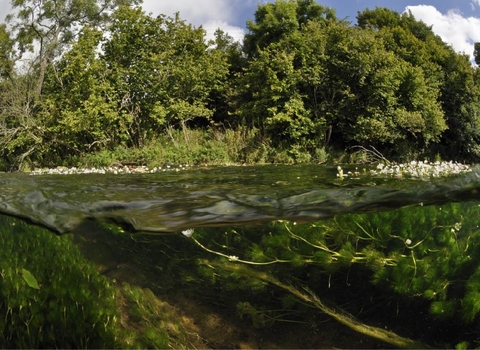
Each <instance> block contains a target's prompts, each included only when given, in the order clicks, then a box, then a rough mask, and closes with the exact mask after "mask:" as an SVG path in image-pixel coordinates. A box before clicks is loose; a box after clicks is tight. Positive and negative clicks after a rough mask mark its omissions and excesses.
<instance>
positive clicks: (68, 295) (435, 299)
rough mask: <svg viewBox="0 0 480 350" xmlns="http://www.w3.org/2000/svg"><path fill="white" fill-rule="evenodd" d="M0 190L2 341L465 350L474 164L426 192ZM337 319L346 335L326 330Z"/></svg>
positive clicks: (471, 329)
mask: <svg viewBox="0 0 480 350" xmlns="http://www.w3.org/2000/svg"><path fill="white" fill-rule="evenodd" d="M0 182H1V186H2V189H4V191H3V192H2V193H1V194H0V196H1V197H2V203H1V204H0V206H1V210H2V211H3V212H4V213H7V214H10V215H13V216H16V217H19V218H23V219H26V220H25V221H21V220H17V219H14V218H12V217H9V216H0V246H1V247H2V248H0V262H1V265H0V291H1V296H0V315H3V316H2V317H0V326H1V327H3V330H4V332H3V333H2V334H1V335H0V346H1V347H73V346H79V344H80V346H82V347H96V348H98V347H152V348H162V347H172V348H179V347H187V348H192V347H219V348H220V347H221V348H234V347H239V346H241V344H243V345H242V346H249V347H265V348H274V347H279V346H280V347H284V348H285V347H289V348H295V347H296V348H321V347H349V348H352V347H356V348H360V347H364V348H367V347H385V346H397V347H408V348H412V347H421V346H425V345H430V346H434V347H453V346H456V345H459V346H460V347H462V346H464V347H470V346H477V345H478V344H477V341H478V340H479V339H480V334H478V331H477V330H478V326H479V325H480V324H479V318H478V313H479V312H480V297H479V296H480V283H479V282H478V281H480V250H479V249H478V247H479V245H480V228H479V224H480V223H479V220H478V218H480V201H479V198H478V194H477V188H478V181H477V173H476V172H475V171H474V172H473V173H471V174H469V175H464V176H459V177H456V178H452V179H447V180H445V179H444V180H438V181H436V182H426V181H402V182H399V181H398V180H392V179H381V178H374V177H367V176H365V177H361V178H359V179H348V180H344V181H341V180H339V179H337V178H336V177H335V169H329V168H323V167H315V166H306V167H252V168H241V167H239V168H216V169H212V170H208V171H207V170H195V171H189V172H184V173H171V174H170V173H165V174H148V175H133V176H118V175H117V176H106V175H101V176H100V175H82V176H75V175H72V176H61V177H58V176H57V177H54V176H38V177H32V176H27V175H23V174H4V175H2V176H1V177H0ZM26 221H30V222H35V223H39V224H41V226H45V227H48V228H50V229H52V230H53V231H56V232H70V233H71V234H68V235H67V234H65V235H61V236H57V235H54V234H52V233H51V232H50V231H48V230H45V229H42V228H40V227H38V226H33V225H29V224H27V223H26ZM187 228H188V229H189V231H188V233H190V234H182V232H181V231H186V229H187ZM125 229H128V230H130V231H131V232H129V231H128V230H125ZM152 232H153V233H157V232H158V233H166V232H171V233H176V234H169V235H163V234H161V235H157V234H151V233H152ZM145 233H149V234H145ZM185 233H187V232H185ZM167 300H168V303H167V302H166V301H167ZM172 305H178V306H179V307H180V306H181V307H180V308H174V307H172ZM206 315H210V316H209V317H207V316H206ZM213 319H216V320H217V321H218V320H220V321H218V322H213V321H212V320H213ZM219 322H220V323H219ZM325 322H326V323H325ZM219 324H222V325H223V329H224V331H222V332H218V327H219ZM338 324H343V325H346V326H347V327H350V328H352V329H355V331H351V333H348V336H347V337H345V336H343V337H339V336H338V334H339V332H340V330H339V329H340V328H338V327H339V326H338ZM79 325H85V327H81V326H79ZM72 329H75V332H72ZM242 329H243V331H242ZM341 329H344V328H341ZM60 330H61V332H60ZM245 330H248V332H246V331H245ZM272 330H275V331H273V333H272ZM263 331H265V332H264V333H262V332H263ZM343 332H346V331H345V330H343ZM245 334H248V336H247V335H245ZM268 334H275V336H274V337H272V336H269V335H268ZM293 334H295V335H293ZM207 338H208V339H207ZM340 338H343V339H344V340H340ZM202 339H203V340H202ZM259 339H262V343H258V342H259ZM345 339H346V340H345Z"/></svg>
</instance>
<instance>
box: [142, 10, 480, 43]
mask: <svg viewBox="0 0 480 350" xmlns="http://www.w3.org/2000/svg"><path fill="white" fill-rule="evenodd" d="M479 1H480V0H479ZM248 3H252V0H247V1H245V0H243V1H242V0H201V1H198V0H175V1H158V0H144V1H143V4H142V7H143V9H144V11H145V12H146V13H150V12H151V13H152V14H153V15H154V16H156V15H159V14H165V15H168V16H173V15H174V14H175V13H176V12H179V13H180V18H181V19H183V20H185V21H186V22H188V23H191V24H193V25H195V26H197V27H198V26H200V25H202V26H203V28H204V29H205V30H206V32H207V39H213V34H214V32H215V30H217V29H218V28H221V29H222V30H223V31H224V32H226V33H228V34H229V35H230V36H232V37H233V38H234V39H235V40H238V41H240V40H242V39H243V36H244V34H245V31H244V30H243V29H242V28H241V27H238V26H234V25H232V24H231V23H232V22H233V21H234V20H235V18H236V16H237V12H238V11H239V10H240V9H242V8H245V6H247V5H248Z"/></svg>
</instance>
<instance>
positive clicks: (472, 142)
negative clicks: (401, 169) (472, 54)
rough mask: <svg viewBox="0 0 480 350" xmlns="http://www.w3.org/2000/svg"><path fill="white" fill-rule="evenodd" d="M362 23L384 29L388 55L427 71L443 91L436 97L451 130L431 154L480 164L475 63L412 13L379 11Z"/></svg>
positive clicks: (368, 12)
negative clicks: (395, 56)
mask: <svg viewBox="0 0 480 350" xmlns="http://www.w3.org/2000/svg"><path fill="white" fill-rule="evenodd" d="M357 19H358V25H359V27H360V28H363V29H366V28H375V29H376V30H378V31H379V33H380V35H381V36H382V37H383V38H384V40H385V41H386V42H387V46H386V47H387V49H388V50H391V51H392V52H394V53H395V54H396V55H398V56H399V57H401V58H402V59H403V60H405V61H407V62H409V63H410V64H412V65H413V66H415V67H419V68H421V69H422V70H423V75H424V76H425V78H426V81H427V82H428V83H429V84H433V85H437V86H438V89H439V92H440V93H439V94H438V96H436V97H434V98H435V99H436V100H437V102H438V103H439V104H440V105H441V107H442V110H443V114H444V116H445V122H446V126H447V128H446V130H445V131H444V132H443V133H442V134H441V137H440V139H439V140H438V141H439V142H437V144H436V145H432V146H433V147H431V149H432V150H434V149H436V150H437V151H439V152H440V153H441V154H443V155H444V156H445V157H447V158H453V159H459V160H463V161H465V160H470V161H472V160H476V159H478V156H479V155H480V153H479V148H478V142H479V140H480V139H479V136H480V135H479V134H478V130H479V126H480V125H479V124H478V123H479V120H478V115H479V113H480V109H479V107H480V105H479V94H478V88H477V87H476V85H475V82H474V74H475V72H474V69H473V67H472V66H471V64H470V62H469V58H468V57H467V56H466V55H462V54H457V53H455V52H454V50H453V49H452V48H451V47H450V46H449V45H448V44H446V43H444V42H443V41H442V40H441V39H440V38H439V37H438V36H436V35H435V34H434V33H433V31H432V28H431V27H429V26H427V25H426V24H425V23H423V22H421V21H417V20H416V19H415V18H414V16H413V15H412V14H411V13H404V14H402V15H400V14H398V13H397V12H395V11H392V10H389V9H386V8H375V9H374V10H365V11H363V12H361V13H359V14H358V16H357Z"/></svg>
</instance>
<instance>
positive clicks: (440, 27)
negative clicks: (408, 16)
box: [405, 0, 480, 59]
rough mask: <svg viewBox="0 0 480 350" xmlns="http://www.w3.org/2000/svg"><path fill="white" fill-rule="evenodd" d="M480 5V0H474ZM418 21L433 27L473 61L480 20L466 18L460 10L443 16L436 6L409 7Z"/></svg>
mask: <svg viewBox="0 0 480 350" xmlns="http://www.w3.org/2000/svg"><path fill="white" fill-rule="evenodd" d="M474 1H475V2H476V3H477V4H480V0H474ZM405 10H406V11H409V10H410V11H412V14H413V15H414V16H415V18H416V19H417V20H421V21H423V22H424V23H425V24H427V25H432V26H433V27H432V30H433V31H434V33H435V34H437V35H438V36H440V37H441V38H442V39H443V41H445V42H446V43H448V44H450V45H452V47H453V48H454V49H455V51H457V52H462V53H466V54H467V55H469V56H470V58H471V59H473V44H474V43H475V42H480V30H479V28H480V18H478V17H464V16H462V13H461V12H460V11H458V10H449V11H448V12H447V13H446V14H442V13H441V12H440V11H438V10H437V9H436V8H435V7H434V6H430V5H418V6H407V7H406V9H405Z"/></svg>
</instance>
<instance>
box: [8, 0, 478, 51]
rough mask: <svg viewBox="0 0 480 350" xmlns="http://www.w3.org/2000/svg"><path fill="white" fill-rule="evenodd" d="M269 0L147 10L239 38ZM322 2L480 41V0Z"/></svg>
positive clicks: (208, 1) (157, 2)
mask: <svg viewBox="0 0 480 350" xmlns="http://www.w3.org/2000/svg"><path fill="white" fill-rule="evenodd" d="M267 1H268V0H144V1H143V8H144V9H145V11H146V12H147V13H150V12H151V13H152V14H153V15H158V14H160V13H163V14H167V15H173V14H174V13H175V12H180V17H181V18H183V19H185V20H186V21H187V22H189V23H192V24H194V25H195V26H199V25H202V26H203V27H204V28H205V29H206V30H207V32H208V33H209V35H211V34H213V32H214V31H215V29H217V28H219V27H220V28H222V29H224V30H225V31H227V32H228V33H229V34H230V35H231V36H233V37H234V38H235V39H237V40H241V39H242V38H243V35H244V33H245V23H246V21H247V19H249V18H251V19H252V18H253V16H254V13H255V10H256V9H257V5H258V4H259V3H260V4H263V3H266V2H267ZM317 2H318V3H319V4H321V5H324V6H329V7H332V8H334V9H335V10H336V11H337V16H338V17H340V18H348V20H350V21H352V22H353V23H355V22H356V18H355V17H356V15H357V11H362V10H364V9H366V8H370V9H373V8H375V7H376V6H381V7H388V8H391V9H393V10H395V11H397V12H400V13H402V12H404V11H405V10H406V9H407V8H408V9H410V10H411V11H412V13H413V14H414V16H415V17H416V18H417V19H420V20H423V21H424V22H425V23H426V24H428V25H433V30H434V32H435V33H436V34H437V35H439V36H440V37H441V38H442V39H443V40H444V41H445V42H447V43H449V44H451V45H452V46H453V47H454V48H455V50H457V51H458V52H464V53H467V54H468V55H470V56H472V55H473V43H474V42H480V0H321V1H320V0H319V1H317ZM9 3H10V0H0V18H4V17H5V15H6V14H7V13H8V12H9V7H10V6H9Z"/></svg>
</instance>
